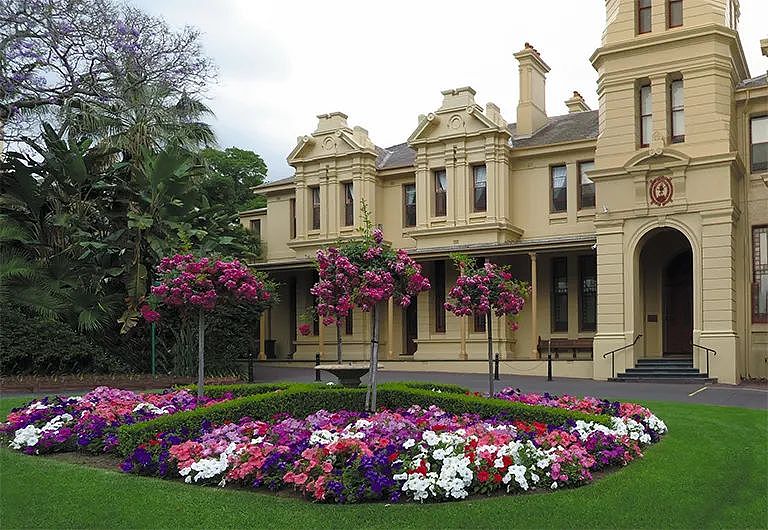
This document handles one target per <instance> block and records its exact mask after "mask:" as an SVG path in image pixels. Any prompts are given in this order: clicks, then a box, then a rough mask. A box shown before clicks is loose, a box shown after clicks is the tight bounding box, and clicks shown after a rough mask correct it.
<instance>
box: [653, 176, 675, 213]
mask: <svg viewBox="0 0 768 530" xmlns="http://www.w3.org/2000/svg"><path fill="white" fill-rule="evenodd" d="M673 191H674V189H673V187H672V181H671V180H670V178H669V177H665V176H660V177H655V178H653V179H652V180H651V182H650V184H648V194H649V195H650V199H651V204H655V205H656V206H665V205H667V204H669V203H670V201H671V200H672V192H673Z"/></svg>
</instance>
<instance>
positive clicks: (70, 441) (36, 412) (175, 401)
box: [0, 386, 231, 454]
mask: <svg viewBox="0 0 768 530" xmlns="http://www.w3.org/2000/svg"><path fill="white" fill-rule="evenodd" d="M230 398H231V395H226V394H225V395H222V396H221V397H220V398H219V399H208V398H204V399H203V400H200V401H198V399H197V398H196V397H195V396H193V395H192V394H190V393H189V392H188V391H187V390H177V391H167V392H164V393H161V394H138V393H135V392H131V391H129V390H118V389H115V388H108V387H105V386H100V387H98V388H96V389H94V390H92V391H91V392H88V393H87V394H85V395H83V396H75V397H66V396H54V397H45V398H43V399H41V400H35V401H32V402H31V403H29V404H28V405H27V406H25V407H22V408H18V409H14V410H13V411H12V412H11V413H10V414H9V415H8V418H7V420H6V422H5V423H3V424H2V425H0V435H2V436H4V437H7V438H9V440H10V441H9V446H10V447H11V448H13V449H17V450H20V451H24V452H25V453H28V454H40V453H51V452H59V451H74V450H84V451H88V452H94V453H108V452H112V451H114V450H115V449H116V448H117V445H118V438H117V429H118V427H120V426H122V425H130V424H134V423H138V422H143V421H147V420H151V419H153V418H157V417H159V416H165V415H170V414H175V413H178V412H183V411H188V410H193V409H195V408H197V407H198V406H210V405H214V404H216V403H220V402H222V401H226V400H227V399H230Z"/></svg>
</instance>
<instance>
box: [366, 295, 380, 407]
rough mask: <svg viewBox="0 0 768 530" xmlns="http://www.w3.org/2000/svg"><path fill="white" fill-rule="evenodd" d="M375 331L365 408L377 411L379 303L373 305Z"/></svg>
mask: <svg viewBox="0 0 768 530" xmlns="http://www.w3.org/2000/svg"><path fill="white" fill-rule="evenodd" d="M372 316H373V332H372V334H371V367H370V369H369V373H370V381H369V383H368V392H367V393H366V395H365V409H366V410H369V411H371V412H375V411H376V371H377V368H378V366H379V304H375V305H374V306H373V314H372Z"/></svg>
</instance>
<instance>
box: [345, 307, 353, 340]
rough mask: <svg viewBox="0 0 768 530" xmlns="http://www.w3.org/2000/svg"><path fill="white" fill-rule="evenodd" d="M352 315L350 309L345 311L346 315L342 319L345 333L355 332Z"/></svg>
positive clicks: (351, 333)
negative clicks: (347, 311)
mask: <svg viewBox="0 0 768 530" xmlns="http://www.w3.org/2000/svg"><path fill="white" fill-rule="evenodd" d="M354 323H355V321H354V317H353V316H352V310H351V309H350V310H349V313H347V317H346V318H345V319H344V333H346V334H347V335H354V333H355V327H354Z"/></svg>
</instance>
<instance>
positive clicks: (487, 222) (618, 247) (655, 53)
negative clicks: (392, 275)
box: [241, 0, 768, 383]
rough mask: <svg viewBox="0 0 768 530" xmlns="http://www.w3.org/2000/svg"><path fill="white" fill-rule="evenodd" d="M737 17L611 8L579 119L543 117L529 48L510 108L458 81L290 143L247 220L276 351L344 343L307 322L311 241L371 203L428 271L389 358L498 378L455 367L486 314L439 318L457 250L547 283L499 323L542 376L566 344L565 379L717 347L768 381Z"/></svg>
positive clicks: (561, 359) (356, 345)
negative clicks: (393, 130) (412, 103)
mask: <svg viewBox="0 0 768 530" xmlns="http://www.w3.org/2000/svg"><path fill="white" fill-rule="evenodd" d="M738 16H739V7H738V1H737V0H683V1H680V0H606V20H607V23H606V27H605V31H604V33H603V36H602V43H601V46H600V48H598V49H597V50H596V51H595V52H594V54H593V55H592V57H591V62H592V65H593V66H594V68H595V69H596V70H597V72H598V74H599V78H598V85H597V94H598V99H599V108H598V109H597V110H590V109H589V108H588V107H587V105H586V104H585V102H584V99H583V98H582V97H581V96H580V95H579V94H578V93H577V92H574V93H573V95H572V96H571V97H570V98H568V100H567V101H566V105H567V107H568V109H569V111H570V112H569V113H568V114H565V115H562V116H549V115H548V114H547V110H546V101H545V83H546V76H547V73H548V72H549V67H548V66H547V64H546V62H545V59H544V58H543V57H542V56H541V55H540V54H539V52H538V51H537V50H536V49H535V48H534V47H532V46H531V45H529V44H527V43H526V45H525V46H524V47H523V49H522V50H520V51H519V52H518V53H516V54H514V57H515V59H516V60H517V62H518V66H519V81H520V100H519V102H518V104H517V109H516V114H515V113H514V112H513V113H512V114H511V116H510V114H506V113H503V112H502V111H501V110H500V108H499V107H498V106H497V105H495V104H494V103H488V104H486V105H485V106H484V107H483V106H480V105H478V104H477V103H476V101H475V95H476V94H475V91H474V90H473V89H472V88H470V87H461V88H456V89H451V90H445V91H443V92H442V94H443V102H442V105H441V106H440V107H439V108H437V109H425V114H423V115H421V116H419V117H418V124H417V125H416V127H415V129H412V130H411V132H410V135H409V136H408V137H407V140H406V141H405V142H404V143H402V144H399V145H395V146H392V147H387V148H381V147H378V146H377V145H375V144H374V143H373V141H372V139H371V137H370V136H369V134H368V131H367V130H365V129H363V128H362V127H351V126H350V125H348V123H347V116H346V115H345V114H343V113H341V112H333V113H330V114H323V115H320V116H318V118H319V121H318V125H317V128H316V129H315V131H313V132H312V133H310V134H307V135H305V136H301V137H299V138H298V142H297V145H296V147H295V148H294V149H293V150H292V151H291V153H290V154H289V155H288V162H289V164H290V165H291V166H292V167H293V168H295V174H294V175H293V176H292V177H289V178H286V179H282V180H278V181H275V182H270V183H267V184H264V185H262V186H260V187H259V188H257V189H256V192H257V193H259V194H262V195H264V196H265V197H266V198H267V206H266V208H265V209H261V210H254V211H250V212H243V213H242V214H241V219H242V222H243V224H244V225H245V226H246V227H249V228H252V229H254V230H258V231H259V232H260V234H261V238H262V241H263V256H262V260H261V261H260V262H259V263H257V264H256V266H257V268H259V269H262V270H265V271H268V272H269V273H270V274H272V275H273V276H274V278H275V279H276V280H277V281H279V282H280V284H281V287H280V299H281V302H280V304H279V306H277V307H275V308H274V309H273V310H271V312H270V313H269V314H268V315H267V317H266V318H265V320H264V325H263V332H262V333H263V334H262V337H263V338H266V339H269V340H274V341H275V353H276V356H277V357H278V358H289V357H291V358H294V359H308V360H309V359H313V358H314V354H315V353H316V352H317V351H321V352H323V354H324V355H326V356H328V357H333V356H334V355H335V351H334V342H335V328H327V329H322V327H321V326H316V327H315V330H314V333H315V334H313V335H311V336H307V337H304V336H301V335H298V334H297V332H296V329H297V325H298V324H299V317H300V315H301V314H302V313H303V312H304V311H305V310H306V308H307V307H308V306H311V304H312V298H311V296H310V294H309V288H310V286H311V285H312V284H313V281H314V279H313V278H314V276H313V264H312V262H313V257H314V255H315V252H316V251H317V249H319V248H321V247H324V246H327V245H330V244H332V243H334V242H335V241H337V240H338V239H339V238H345V237H350V236H354V235H355V234H356V233H357V232H356V231H357V229H358V227H359V224H360V215H359V214H360V208H361V204H362V201H363V200H364V201H365V202H366V203H367V205H368V207H369V209H370V211H371V216H372V219H373V222H374V223H375V224H378V225H380V226H381V227H382V229H383V231H384V235H385V238H386V240H387V241H389V242H390V243H391V244H392V245H394V246H395V247H402V248H407V249H409V251H410V253H411V254H412V255H413V256H414V257H415V258H416V259H417V260H418V261H419V262H421V263H422V264H423V266H424V270H425V272H426V273H427V274H428V276H429V277H430V279H431V282H432V289H431V290H430V291H429V292H427V293H423V294H422V295H421V296H419V298H418V301H417V303H415V304H413V305H412V307H411V308H410V309H408V310H401V309H400V308H394V307H391V306H390V307H389V308H388V311H386V313H385V319H384V323H383V331H382V357H383V358H385V359H390V360H397V361H398V362H397V363H391V364H389V365H387V367H388V368H394V369H430V370H435V369H443V370H452V371H457V370H466V371H470V370H474V371H482V370H485V366H484V365H483V364H482V363H477V362H476V363H473V362H464V363H456V362H453V363H446V362H442V360H454V361H458V360H465V359H469V360H471V359H483V358H485V355H486V353H485V352H486V349H485V332H484V329H483V325H482V322H480V321H478V322H475V321H474V320H473V319H459V318H456V317H454V316H453V315H451V314H450V313H446V312H445V311H444V310H443V309H442V302H443V301H444V300H445V296H446V295H447V292H448V291H449V290H450V287H451V285H452V284H453V281H454V280H455V277H456V271H455V270H454V268H453V265H452V263H451V261H450V259H449V254H450V253H452V252H455V251H462V252H465V253H467V254H470V255H473V256H475V257H477V258H478V259H490V260H492V261H494V262H498V263H504V264H508V265H510V266H511V268H512V270H513V271H514V273H515V274H516V276H517V277H519V278H520V279H522V280H525V281H528V282H530V283H531V284H532V286H533V295H532V297H531V299H530V300H529V301H528V303H527V305H526V308H525V309H524V311H523V312H522V314H521V315H520V316H519V324H520V326H519V329H518V330H517V331H512V330H511V328H510V327H509V326H507V325H506V322H505V321H504V319H496V320H495V323H494V330H493V332H494V333H493V336H494V348H495V350H496V351H498V352H499V353H500V355H501V359H502V360H503V363H502V366H501V370H502V371H503V372H507V373H519V374H531V375H537V374H538V375H540V374H543V373H545V370H546V367H545V363H544V362H543V361H542V358H543V357H544V356H545V354H546V350H547V349H548V348H553V349H554V351H555V353H556V357H557V360H556V362H555V373H556V375H559V376H572V377H589V378H595V379H606V378H609V377H611V376H612V375H613V374H612V370H614V371H615V372H616V373H618V372H623V371H624V370H626V369H627V368H632V367H633V366H634V365H635V363H636V362H638V361H641V360H643V359H653V358H664V356H665V355H666V356H667V357H668V358H669V357H685V356H688V357H690V356H692V360H693V365H694V367H696V368H697V369H698V370H699V371H701V372H705V371H706V363H707V360H706V359H707V357H709V365H710V367H709V375H710V376H711V377H716V378H717V379H718V380H719V381H720V382H725V383H737V382H739V381H740V380H741V379H742V378H756V377H758V378H765V377H766V376H767V375H768V81H767V80H766V73H765V72H761V73H760V75H757V76H756V77H752V76H751V75H750V73H749V71H748V68H747V64H746V62H745V59H744V52H743V49H742V43H741V42H740V40H739V35H738V33H737V29H736V25H737V21H738ZM748 45H749V46H757V45H758V43H748ZM761 45H762V49H763V53H764V54H766V55H768V40H764V41H762V43H761ZM505 115H507V116H510V117H512V118H513V119H512V120H507V119H505V117H504V116H505ZM510 121H512V122H514V123H510ZM405 132H406V133H407V132H408V129H407V128H406V131H405ZM342 333H343V334H344V336H343V340H344V355H345V358H348V359H353V358H358V359H359V358H364V357H365V356H366V354H367V341H368V340H369V333H370V322H369V321H368V319H367V315H364V314H362V313H361V312H359V311H354V312H353V315H352V318H351V319H350V322H349V323H348V324H346V325H345V326H344V327H343V328H342ZM638 336H640V338H638V339H637V340H636V341H635V339H636V338H637V337H638ZM550 339H551V342H550V343H548V342H547V341H548V340H550ZM540 340H541V341H542V342H541V343H540ZM633 341H635V343H634V346H631V347H628V348H626V349H624V350H622V351H620V352H618V353H616V354H614V355H613V356H611V355H608V357H604V355H605V354H606V353H608V352H610V351H611V350H615V349H617V348H622V347H624V346H626V345H628V344H631V343H632V342H633ZM692 344H694V345H695V346H692ZM541 346H544V348H543V349H544V350H545V351H544V355H542V353H540V351H539V350H541V349H542V348H541ZM703 348H710V349H712V350H714V351H715V352H716V353H714V354H712V353H711V354H707V353H706V351H705V350H704V349H703ZM611 357H613V360H614V363H615V365H614V366H613V367H612V363H611ZM429 360H434V361H432V362H430V363H426V362H422V361H429Z"/></svg>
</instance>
